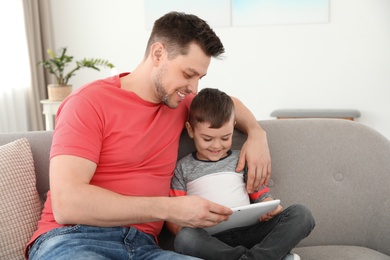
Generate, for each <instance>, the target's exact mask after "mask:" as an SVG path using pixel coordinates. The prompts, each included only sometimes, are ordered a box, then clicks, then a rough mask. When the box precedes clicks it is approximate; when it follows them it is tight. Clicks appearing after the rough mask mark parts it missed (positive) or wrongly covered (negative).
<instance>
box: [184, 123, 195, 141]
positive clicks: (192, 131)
mask: <svg viewBox="0 0 390 260" xmlns="http://www.w3.org/2000/svg"><path fill="white" fill-rule="evenodd" d="M186 128H187V133H188V135H189V136H190V137H191V138H194V130H193V129H192V127H191V125H190V123H189V122H186Z"/></svg>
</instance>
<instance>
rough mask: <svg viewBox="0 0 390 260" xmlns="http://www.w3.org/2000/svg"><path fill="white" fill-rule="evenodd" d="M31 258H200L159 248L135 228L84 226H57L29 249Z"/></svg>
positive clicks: (168, 259)
mask: <svg viewBox="0 0 390 260" xmlns="http://www.w3.org/2000/svg"><path fill="white" fill-rule="evenodd" d="M29 259H32V260H34V259H36V260H38V259H39V260H45V259H50V260H53V259H56V260H60V259H66V260H68V259H72V260H75V259H83V260H85V259H93V260H99V259H143V260H144V259H166V260H175V259H196V258H193V257H190V256H185V255H181V254H178V253H175V252H172V251H165V250H162V249H161V248H160V247H158V246H157V245H156V243H155V240H154V238H153V237H152V236H151V235H148V234H145V233H143V232H140V231H138V230H137V229H135V228H123V227H113V228H100V227H91V226H84V225H76V226H71V227H63V228H57V229H53V230H51V231H49V232H47V233H46V234H43V235H41V236H40V237H39V238H38V239H37V240H36V241H35V243H34V245H33V246H32V247H31V249H30V250H29Z"/></svg>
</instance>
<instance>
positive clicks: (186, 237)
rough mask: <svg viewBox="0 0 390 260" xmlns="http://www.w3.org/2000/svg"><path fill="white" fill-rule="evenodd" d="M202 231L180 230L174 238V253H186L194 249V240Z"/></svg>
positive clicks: (193, 229) (195, 229) (194, 229)
mask: <svg viewBox="0 0 390 260" xmlns="http://www.w3.org/2000/svg"><path fill="white" fill-rule="evenodd" d="M201 231H202V229H198V228H182V229H181V230H180V231H179V232H178V233H177V234H176V237H175V241H174V245H173V246H174V248H175V251H176V252H179V253H182V254H184V253H187V251H192V248H193V247H195V244H196V243H194V238H195V237H197V233H199V232H201Z"/></svg>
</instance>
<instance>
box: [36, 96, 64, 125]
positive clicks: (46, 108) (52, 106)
mask: <svg viewBox="0 0 390 260" xmlns="http://www.w3.org/2000/svg"><path fill="white" fill-rule="evenodd" d="M61 102H62V101H52V100H48V99H44V100H41V101H40V103H41V104H42V105H43V111H42V113H43V114H44V115H45V125H46V131H50V130H54V121H55V119H54V118H55V115H56V114H57V110H58V108H59V107H60V105H61Z"/></svg>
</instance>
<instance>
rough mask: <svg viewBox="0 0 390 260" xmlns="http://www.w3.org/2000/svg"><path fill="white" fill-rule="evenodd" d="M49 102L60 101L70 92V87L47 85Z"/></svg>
mask: <svg viewBox="0 0 390 260" xmlns="http://www.w3.org/2000/svg"><path fill="white" fill-rule="evenodd" d="M47 92H48V95H49V100H51V101H62V100H64V99H65V98H66V97H67V96H69V94H70V93H71V92H72V85H66V86H65V85H58V84H49V85H48V86H47Z"/></svg>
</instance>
